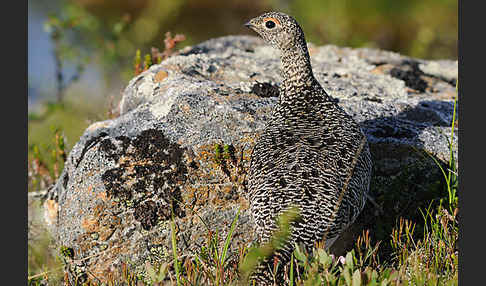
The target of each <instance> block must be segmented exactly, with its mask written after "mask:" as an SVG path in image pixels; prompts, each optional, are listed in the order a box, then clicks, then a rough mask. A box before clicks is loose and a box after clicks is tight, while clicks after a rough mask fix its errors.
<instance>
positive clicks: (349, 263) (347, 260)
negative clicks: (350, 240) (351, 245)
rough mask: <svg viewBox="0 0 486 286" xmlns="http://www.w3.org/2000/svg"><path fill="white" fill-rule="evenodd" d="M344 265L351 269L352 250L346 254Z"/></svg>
mask: <svg viewBox="0 0 486 286" xmlns="http://www.w3.org/2000/svg"><path fill="white" fill-rule="evenodd" d="M346 265H347V266H349V268H351V269H353V254H352V252H348V253H347V254H346Z"/></svg>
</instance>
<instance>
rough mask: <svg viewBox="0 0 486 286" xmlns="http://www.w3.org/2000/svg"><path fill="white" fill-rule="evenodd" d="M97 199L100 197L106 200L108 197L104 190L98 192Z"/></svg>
mask: <svg viewBox="0 0 486 286" xmlns="http://www.w3.org/2000/svg"><path fill="white" fill-rule="evenodd" d="M96 197H97V198H98V199H102V200H103V201H106V200H107V199H108V195H107V193H106V192H100V193H98V195H97V196H96Z"/></svg>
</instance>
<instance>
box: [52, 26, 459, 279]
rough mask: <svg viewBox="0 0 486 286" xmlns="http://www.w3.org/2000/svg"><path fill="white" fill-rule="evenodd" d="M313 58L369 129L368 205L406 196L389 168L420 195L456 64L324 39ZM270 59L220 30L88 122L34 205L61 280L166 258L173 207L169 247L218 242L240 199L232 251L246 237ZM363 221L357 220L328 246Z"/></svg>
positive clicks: (448, 116)
mask: <svg viewBox="0 0 486 286" xmlns="http://www.w3.org/2000/svg"><path fill="white" fill-rule="evenodd" d="M310 55H311V58H312V64H313V68H314V73H315V76H316V77H317V79H318V80H319V81H320V83H321V84H322V86H323V87H324V88H325V89H326V90H327V91H328V92H329V93H330V94H331V95H332V96H334V97H335V98H336V99H337V100H338V102H339V104H340V105H341V106H342V107H343V108H344V109H345V110H346V111H347V112H349V114H351V115H352V116H353V117H354V118H355V119H356V120H357V121H358V122H360V123H361V125H362V128H363V130H364V132H365V133H366V135H367V137H368V140H369V143H370V147H371V151H372V156H373V161H374V174H373V183H372V186H371V194H372V197H375V200H374V204H371V203H368V204H367V206H366V208H367V209H368V210H369V211H368V213H375V214H376V217H379V216H380V213H379V212H378V211H375V210H379V209H380V207H383V205H380V200H378V199H376V198H381V197H382V196H384V195H385V196H386V194H387V193H390V192H393V191H399V192H405V193H406V192H407V191H413V192H417V190H415V189H414V190H409V189H407V188H408V187H407V188H405V189H400V188H398V190H397V188H396V184H397V178H401V179H403V178H404V176H405V178H410V179H411V180H413V184H414V185H417V186H418V188H419V189H420V190H421V189H423V192H426V191H427V188H428V187H427V183H428V182H430V181H431V180H435V181H437V180H440V173H439V169H438V168H437V166H434V162H433V161H432V160H427V158H428V157H427V156H426V155H425V156H424V154H423V153H422V152H420V150H426V151H428V152H429V153H431V154H432V155H433V156H435V158H436V159H439V160H441V161H443V162H447V161H448V158H449V156H450V152H449V145H448V141H447V136H448V134H450V129H451V128H450V126H451V120H452V113H453V112H452V111H453V96H454V95H455V81H456V80H457V62H455V61H447V60H443V61H425V60H418V59H412V58H408V57H405V56H401V55H399V54H396V53H392V52H386V51H380V50H374V49H350V48H340V47H336V46H330V45H328V46H321V47H317V46H313V45H310ZM279 65H280V61H279V57H278V54H277V51H276V50H274V49H272V48H270V47H269V46H267V45H265V44H264V43H263V42H262V41H261V40H259V39H258V38H255V37H248V36H229V37H223V38H217V39H212V40H209V41H207V42H204V43H202V44H200V45H197V46H194V47H187V48H185V49H183V50H181V51H179V52H178V54H177V55H175V56H173V57H171V58H169V59H167V60H165V61H164V62H163V63H162V64H159V65H154V66H152V67H151V68H150V69H149V70H148V71H145V72H143V73H142V74H140V75H138V76H136V77H135V78H133V79H132V80H131V81H130V82H129V84H128V86H127V87H126V89H125V91H124V94H123V99H122V101H121V102H120V106H119V108H120V116H119V117H118V118H115V119H113V120H107V121H102V122H97V123H94V124H92V125H91V126H90V127H88V128H87V130H86V131H85V133H84V135H83V136H82V137H81V138H80V140H79V142H78V143H77V144H76V145H75V146H74V148H73V149H72V151H71V153H70V154H69V157H68V159H67V161H66V164H65V168H64V170H63V172H62V174H61V176H60V178H59V180H58V181H57V183H56V185H55V186H54V188H52V189H51V190H50V191H49V195H48V199H47V200H46V201H45V204H44V205H45V210H46V219H47V221H48V224H49V226H50V230H51V233H52V234H53V236H54V237H55V239H56V241H57V243H58V245H59V246H63V247H68V248H72V249H73V250H74V257H73V258H72V259H67V261H68V262H69V264H70V265H69V273H70V274H69V275H70V276H71V277H74V276H75V275H78V276H84V277H86V278H89V279H94V278H93V277H95V276H96V277H97V279H101V280H103V279H105V278H106V277H108V276H109V275H115V276H116V275H118V271H119V269H120V265H121V264H122V263H126V264H127V265H129V266H130V267H132V268H134V269H135V271H141V272H143V269H144V263H145V262H146V261H152V262H153V261H163V260H171V258H172V252H171V251H172V248H171V240H170V238H171V228H170V222H171V217H173V218H174V221H175V228H176V231H177V247H178V252H179V255H187V256H190V255H191V254H192V253H194V252H195V251H198V250H200V249H201V246H203V245H205V244H206V240H207V236H208V232H209V231H212V232H213V233H214V232H215V231H216V230H219V235H220V237H223V238H224V237H225V235H226V233H227V232H228V230H229V228H230V224H231V222H232V220H233V218H234V216H235V214H236V213H237V210H238V209H240V208H241V213H240V215H239V220H238V224H237V227H236V230H235V233H234V239H233V241H232V242H233V244H232V245H231V251H232V252H235V251H236V250H237V249H238V247H242V246H243V245H248V243H251V242H252V241H253V240H254V239H255V237H254V232H253V231H252V228H253V225H252V223H251V221H250V216H249V213H248V211H247V208H248V202H247V201H246V200H245V198H244V195H243V193H244V191H245V173H246V170H247V168H248V165H249V159H250V153H251V150H252V147H253V144H254V143H255V140H256V139H257V138H258V134H259V132H261V130H262V128H263V127H264V125H265V122H266V120H267V119H268V116H269V114H270V111H271V109H272V107H273V106H274V104H275V103H276V102H277V100H278V97H277V96H278V92H277V89H278V85H279V84H280V82H281V76H280V73H279ZM218 144H219V145H218ZM454 150H457V145H454ZM411 166H412V167H411ZM411 168H412V169H414V170H416V172H415V173H410V169H411ZM404 170H408V171H407V172H405V171H404ZM399 185H400V184H399ZM401 186H410V184H408V185H401ZM414 194H415V193H414ZM371 216H372V215H371ZM371 222H376V219H375V220H373V219H371V218H369V217H367V218H362V217H360V218H359V219H358V222H357V224H356V226H354V227H353V228H351V229H350V230H349V231H348V233H347V234H345V235H343V239H341V240H340V241H338V242H337V243H336V245H337V246H335V247H334V249H333V251H335V252H336V253H339V252H342V251H343V250H344V249H346V248H349V245H351V243H352V241H353V239H354V238H355V237H356V234H359V233H360V232H361V231H362V230H363V227H364V226H365V225H370V223H371ZM236 252H237V251H236ZM110 273H111V274H110Z"/></svg>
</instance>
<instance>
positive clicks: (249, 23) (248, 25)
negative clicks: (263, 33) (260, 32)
mask: <svg viewBox="0 0 486 286" xmlns="http://www.w3.org/2000/svg"><path fill="white" fill-rule="evenodd" d="M245 27H247V28H249V29H252V28H253V27H254V26H253V24H252V23H251V20H250V21H248V22H246V23H245Z"/></svg>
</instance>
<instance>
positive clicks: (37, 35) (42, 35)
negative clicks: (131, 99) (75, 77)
mask: <svg viewBox="0 0 486 286" xmlns="http://www.w3.org/2000/svg"><path fill="white" fill-rule="evenodd" d="M31 1H39V2H41V3H40V4H39V3H36V5H37V7H33V5H30V4H31ZM44 4H46V5H48V6H49V7H48V8H45V9H39V8H38V5H44ZM55 5H56V1H52V2H51V1H45V2H44V1H42V0H29V5H28V12H27V17H28V25H27V26H28V31H27V32H28V40H27V50H28V52H27V54H28V55H27V65H28V69H27V79H28V80H27V82H28V91H27V98H28V99H27V102H28V110H29V112H30V111H31V110H34V109H35V108H36V107H38V105H39V103H40V102H43V101H48V100H55V96H56V89H57V86H56V74H55V72H56V70H55V61H54V56H53V44H52V42H51V40H50V39H49V34H48V33H47V32H46V31H45V30H44V22H45V21H46V20H47V14H46V13H47V12H46V11H52V9H55V8H56V7H55ZM63 70H64V76H65V78H69V77H71V75H72V74H73V73H74V67H73V66H69V65H66V67H64V69H63ZM103 88H104V83H103V80H102V75H101V72H100V68H99V67H98V66H97V65H96V63H94V62H92V63H90V64H88V65H87V66H86V69H85V70H84V72H83V74H82V75H81V77H80V79H79V81H78V82H76V83H75V84H73V85H72V86H71V87H70V88H69V89H70V90H72V89H76V91H77V93H80V94H84V95H85V96H86V97H97V98H100V97H101V96H102V95H103V94H105V93H106V91H105V90H104V89H103ZM116 92H119V91H116Z"/></svg>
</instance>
